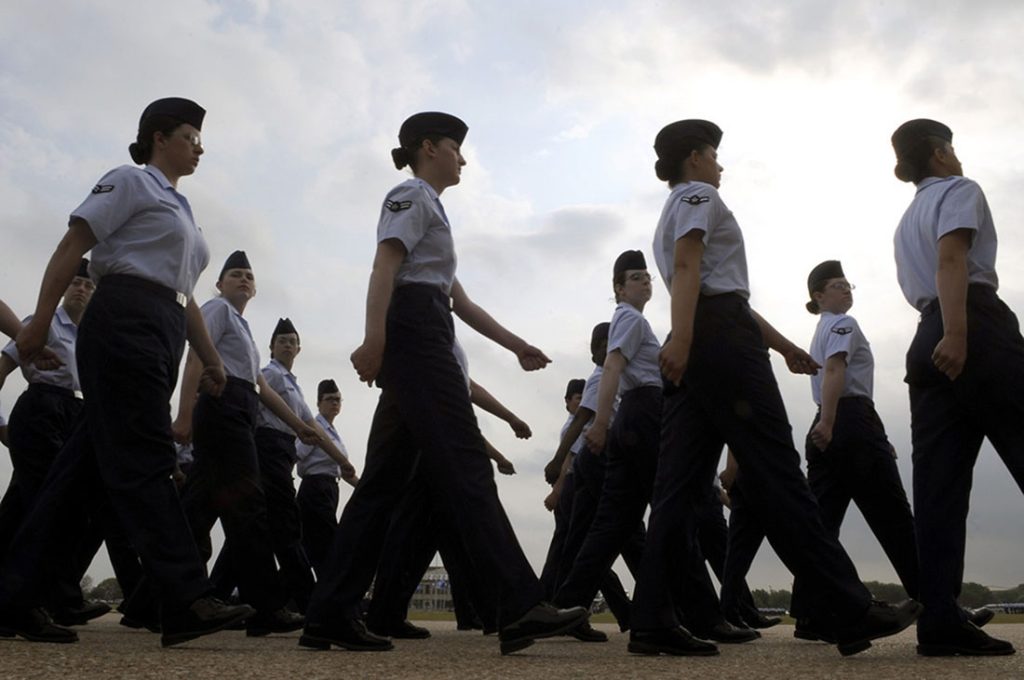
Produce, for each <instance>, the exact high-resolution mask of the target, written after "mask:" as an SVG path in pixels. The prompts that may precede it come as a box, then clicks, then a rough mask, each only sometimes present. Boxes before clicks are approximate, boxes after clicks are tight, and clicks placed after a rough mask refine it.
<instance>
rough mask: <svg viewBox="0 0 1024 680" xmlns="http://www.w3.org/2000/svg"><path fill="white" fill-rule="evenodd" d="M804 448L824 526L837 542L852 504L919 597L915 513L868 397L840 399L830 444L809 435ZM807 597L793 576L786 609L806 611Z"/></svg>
mask: <svg viewBox="0 0 1024 680" xmlns="http://www.w3.org/2000/svg"><path fill="white" fill-rule="evenodd" d="M820 418H821V414H820V413H819V414H818V415H817V416H815V418H814V422H813V423H811V429H813V428H814V426H815V425H817V423H818V420H819V419H820ZM805 450H806V456H807V482H808V484H810V486H811V491H813V492H814V496H815V498H817V499H818V507H819V508H821V520H822V522H824V523H825V528H826V529H827V530H828V531H829V532H831V534H832V535H833V536H834V537H835V538H836V540H838V539H839V529H840V527H841V526H842V524H843V517H845V515H846V510H847V508H849V507H850V501H853V502H854V503H856V504H857V507H858V508H859V509H860V511H861V514H862V515H864V519H865V521H866V522H867V523H868V526H869V527H870V528H871V532H872V533H873V534H874V535H875V538H877V539H878V542H879V544H881V546H882V550H884V551H885V554H886V556H888V558H889V562H890V563H892V566H893V568H894V569H895V570H896V574H897V575H898V576H899V578H900V582H901V583H902V584H903V588H904V590H906V591H907V594H908V595H909V596H910V597H912V598H914V599H917V598H918V596H919V594H920V588H919V584H918V569H917V539H916V537H915V534H914V516H913V514H912V513H911V512H910V503H909V501H907V492H906V491H904V489H903V482H902V481H901V480H900V472H899V469H898V468H897V467H896V459H895V458H893V456H892V448H891V446H890V445H889V438H888V437H886V434H885V427H884V426H883V425H882V420H881V418H879V417H878V413H877V412H876V411H875V407H874V404H873V403H872V402H871V400H870V399H868V398H867V397H843V398H842V399H840V400H839V404H838V406H837V408H836V419H835V427H834V428H833V430H832V442H831V443H830V444H829V445H828V448H826V449H825V450H824V451H820V450H819V449H818V448H817V447H816V446H815V445H814V442H812V441H811V438H810V433H808V435H807V442H806V445H805ZM806 596H807V593H806V591H805V590H804V588H803V583H802V582H801V581H800V579H796V580H795V581H794V583H793V601H792V606H791V607H790V610H791V613H792V615H793V616H794V617H797V618H803V617H804V616H805V613H806V614H808V615H809V612H806V609H807V606H806V601H805V598H806Z"/></svg>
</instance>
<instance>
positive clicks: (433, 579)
mask: <svg viewBox="0 0 1024 680" xmlns="http://www.w3.org/2000/svg"><path fill="white" fill-rule="evenodd" d="M409 609H411V610H415V611H442V612H446V611H452V609H454V605H453V604H452V589H451V582H450V581H449V580H448V571H447V570H445V568H444V567H429V568H428V569H427V573H425V574H424V575H423V580H421V581H420V584H419V585H418V586H416V594H415V595H413V596H412V601H411V602H410V603H409Z"/></svg>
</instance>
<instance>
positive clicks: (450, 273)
mask: <svg viewBox="0 0 1024 680" xmlns="http://www.w3.org/2000/svg"><path fill="white" fill-rule="evenodd" d="M392 238H393V239H398V240H399V241H401V242H402V245H403V246H405V259H404V260H403V261H402V265H401V266H400V267H399V268H398V273H397V274H396V275H395V285H396V286H403V285H406V284H410V283H421V284H426V285H430V286H437V287H438V288H440V289H441V290H442V291H444V293H445V295H448V294H450V293H451V290H452V283H453V282H454V280H455V267H456V257H455V243H454V241H453V240H452V230H451V226H450V225H449V223H448V217H447V215H445V212H444V206H442V205H441V199H440V198H439V197H438V195H437V192H436V191H434V188H433V187H432V186H430V185H429V184H428V183H426V182H424V181H423V180H422V179H419V178H413V179H410V180H407V181H405V182H402V183H401V184H399V185H398V186H397V187H395V188H394V189H392V190H391V191H390V192H388V195H387V197H386V198H385V199H384V205H383V206H381V209H380V221H379V222H378V224H377V243H381V242H383V241H385V240H387V239H392Z"/></svg>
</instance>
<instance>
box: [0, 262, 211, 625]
mask: <svg viewBox="0 0 1024 680" xmlns="http://www.w3.org/2000/svg"><path fill="white" fill-rule="evenodd" d="M184 346H185V312H184V309H183V308H182V307H181V306H180V305H178V304H177V303H176V302H175V301H174V294H173V293H172V292H170V291H168V290H167V289H165V288H163V287H161V286H158V285H156V284H153V283H150V282H148V281H145V280H142V279H136V278H134V277H128V276H107V277H105V278H104V279H103V280H102V281H101V282H100V285H99V286H98V287H97V289H96V292H95V293H94V294H93V297H92V300H91V301H90V302H89V306H88V307H87V308H86V310H85V314H84V316H83V318H82V323H81V325H80V326H79V329H78V343H77V350H76V351H77V360H78V368H79V378H80V380H81V385H82V392H83V393H84V395H85V417H84V418H82V419H80V421H79V424H78V425H77V426H76V428H75V431H74V433H73V434H72V436H71V439H70V440H68V442H67V443H66V444H65V446H64V448H63V449H61V452H60V454H58V456H57V458H56V460H55V461H54V463H53V465H52V466H51V468H50V472H49V473H48V475H47V478H46V481H45V482H44V484H43V487H42V489H40V492H39V500H38V501H37V502H36V504H35V505H34V506H33V509H32V510H31V511H30V513H29V515H28V517H26V519H25V522H24V523H23V524H22V527H21V529H20V530H19V532H18V534H17V536H16V537H15V539H14V542H13V543H12V545H11V550H10V556H9V558H8V559H7V561H6V562H5V563H4V566H3V570H2V575H0V607H3V606H14V607H30V606H35V605H38V604H39V603H40V602H41V601H42V597H43V595H44V593H42V592H40V589H41V588H44V587H45V586H46V584H47V583H49V582H50V579H52V573H53V568H54V565H55V564H58V563H60V560H61V559H62V558H63V552H62V551H63V550H65V549H66V546H67V545H69V543H71V541H72V539H73V536H71V535H69V531H73V528H71V527H70V525H69V523H67V522H66V521H64V520H65V519H66V517H68V516H69V513H73V512H78V511H79V509H80V508H82V507H86V506H87V504H88V499H89V495H90V494H91V493H94V490H95V488H96V487H97V486H99V487H100V488H103V489H105V491H106V492H107V495H108V497H109V498H110V502H111V504H112V505H113V508H114V511H115V513H116V515H117V519H118V521H119V522H120V523H121V526H122V528H123V529H124V531H125V533H126V534H127V536H128V539H129V541H130V542H131V545H132V546H134V548H135V549H136V551H138V553H139V556H140V558H141V560H142V566H143V569H144V570H145V571H146V573H147V574H148V575H149V576H150V577H151V578H152V580H153V582H154V583H155V585H156V586H157V588H158V592H159V598H160V600H161V602H162V604H163V608H164V611H168V612H169V611H174V610H180V609H184V608H186V607H187V606H188V605H189V604H190V603H191V602H193V601H194V600H195V599H197V598H199V597H201V596H203V595H204V594H205V593H207V592H209V589H210V586H209V582H208V581H207V579H206V576H205V574H204V570H203V565H202V563H201V561H200V559H199V551H198V550H197V549H196V545H195V542H194V541H193V539H192V534H191V532H190V530H189V527H188V523H187V521H186V520H185V515H184V513H183V512H182V510H181V504H180V502H179V500H178V492H177V490H176V489H175V486H174V482H173V481H172V479H171V473H172V472H173V470H174V460H175V452H174V445H173V442H172V439H171V417H170V407H169V404H170V401H171V396H172V393H173V391H174V386H175V384H176V382H177V378H178V367H179V365H180V363H181V356H182V352H183V350H184Z"/></svg>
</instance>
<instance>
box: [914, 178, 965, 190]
mask: <svg viewBox="0 0 1024 680" xmlns="http://www.w3.org/2000/svg"><path fill="white" fill-rule="evenodd" d="M951 179H962V177H961V175H950V176H949V177H925V178H924V179H923V180H921V182H920V183H919V184H918V185H917V192H916V193H921V192H922V191H923V190H924V189H927V188H928V187H930V186H931V185H933V184H938V183H939V182H945V181H947V180H951Z"/></svg>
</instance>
